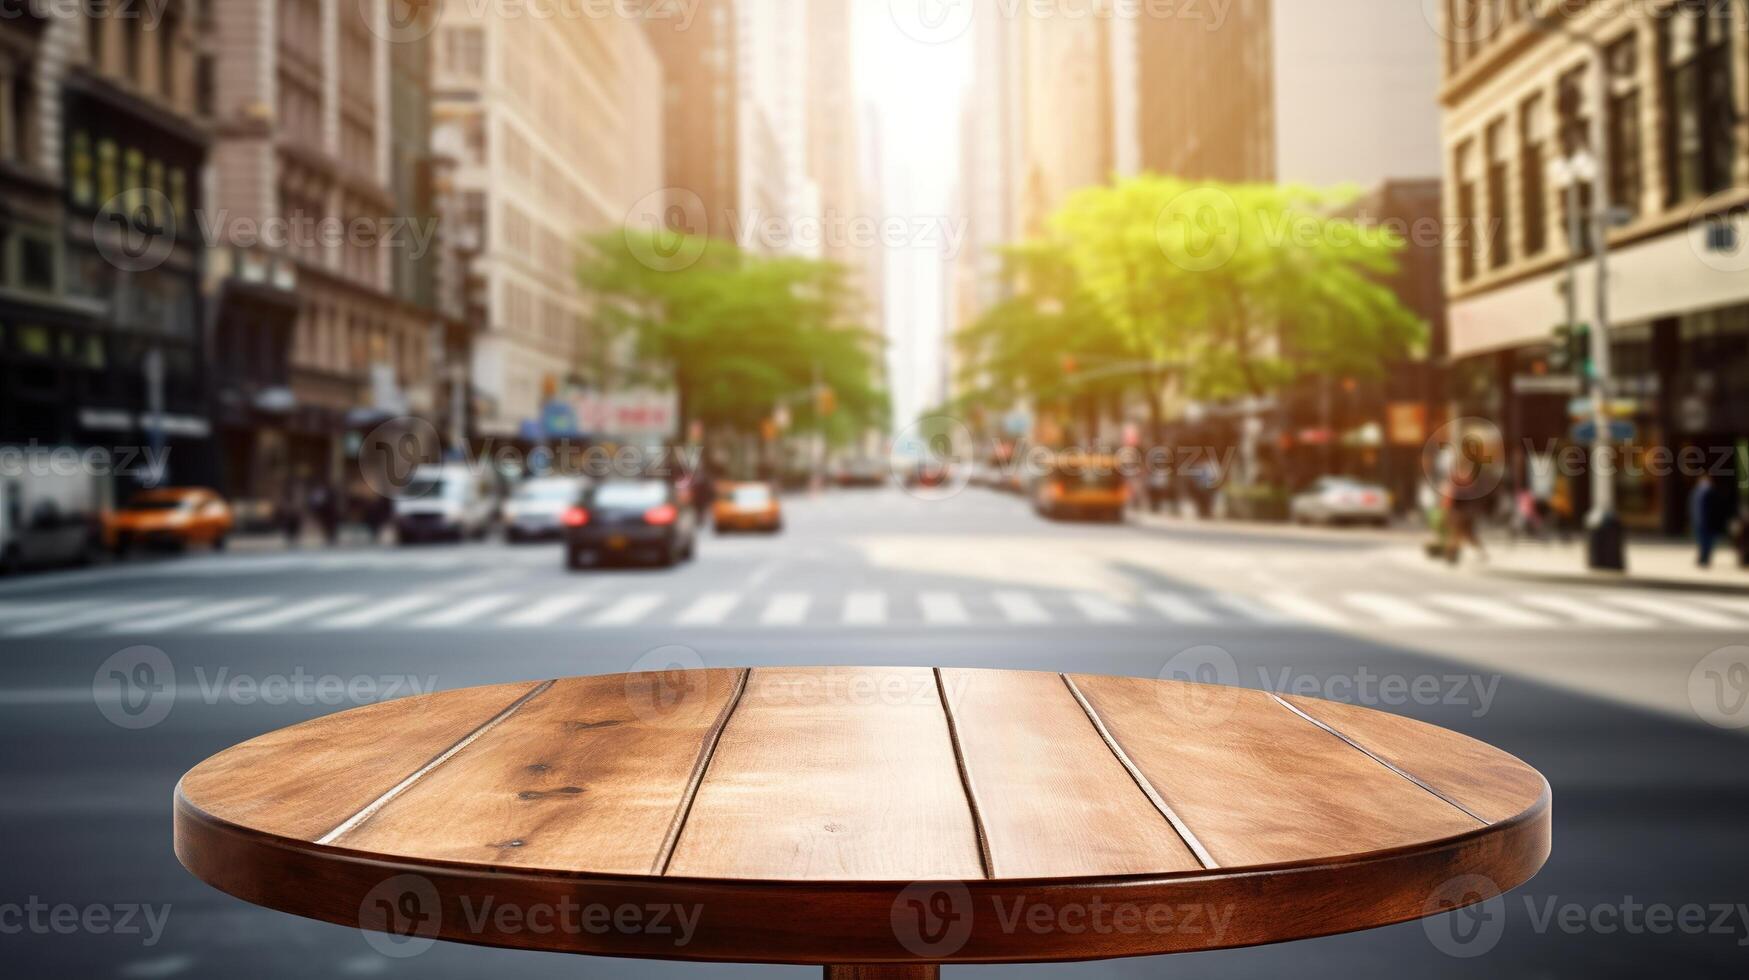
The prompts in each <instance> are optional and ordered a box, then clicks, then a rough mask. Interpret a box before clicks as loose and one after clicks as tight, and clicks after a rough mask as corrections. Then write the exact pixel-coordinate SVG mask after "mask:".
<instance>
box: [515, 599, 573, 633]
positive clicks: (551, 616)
mask: <svg viewBox="0 0 1749 980" xmlns="http://www.w3.org/2000/svg"><path fill="white" fill-rule="evenodd" d="M593 601H594V597H593V596H587V595H556V596H549V597H547V598H545V599H542V600H541V601H539V602H537V603H535V604H534V605H532V606H529V607H528V608H527V609H524V610H523V611H521V612H519V613H516V614H515V615H512V616H510V617H508V618H506V619H505V620H504V625H505V626H514V627H517V628H522V629H526V628H531V627H536V626H549V625H551V624H553V623H555V622H557V621H558V620H559V619H560V618H561V617H563V616H566V615H569V614H570V613H573V612H576V611H577V610H579V609H582V608H583V607H584V606H586V605H588V604H589V603H591V602H593Z"/></svg>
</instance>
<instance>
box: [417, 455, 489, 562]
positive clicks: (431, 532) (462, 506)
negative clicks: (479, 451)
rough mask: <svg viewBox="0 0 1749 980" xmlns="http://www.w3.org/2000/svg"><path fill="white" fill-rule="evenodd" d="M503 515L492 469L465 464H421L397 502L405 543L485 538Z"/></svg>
mask: <svg viewBox="0 0 1749 980" xmlns="http://www.w3.org/2000/svg"><path fill="white" fill-rule="evenodd" d="M497 515H498V497H497V485H496V483H495V482H494V477H493V475H492V473H491V472H490V471H487V470H484V469H481V468H477V467H472V466H468V465H467V464H465V463H446V464H443V465H438V466H421V467H419V468H418V469H416V470H414V471H413V475H412V477H411V478H410V479H409V480H408V481H407V486H406V487H405V488H404V489H403V491H402V494H401V496H400V497H399V498H398V499H396V501H395V535H396V537H397V538H398V539H399V540H400V542H401V543H402V544H411V543H414V542H418V541H434V540H445V541H464V540H467V539H470V538H472V539H476V540H477V539H480V538H484V537H485V536H486V535H487V534H489V533H490V532H491V530H492V522H493V521H494V520H495V519H496V518H497Z"/></svg>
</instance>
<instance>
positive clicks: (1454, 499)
mask: <svg viewBox="0 0 1749 980" xmlns="http://www.w3.org/2000/svg"><path fill="white" fill-rule="evenodd" d="M1477 477H1478V474H1477V472H1476V471H1475V470H1474V469H1470V470H1468V471H1463V470H1461V469H1460V470H1459V471H1458V472H1454V473H1453V474H1452V477H1451V480H1450V482H1449V483H1448V484H1447V486H1446V491H1445V493H1446V500H1447V512H1446V519H1447V521H1448V522H1449V524H1448V528H1449V529H1448V531H1447V532H1446V540H1447V542H1448V550H1447V552H1446V560H1447V561H1449V562H1451V563H1452V564H1453V565H1456V564H1457V563H1458V562H1459V561H1460V560H1462V558H1463V552H1464V545H1466V544H1467V545H1469V546H1470V547H1472V548H1474V549H1475V550H1476V556H1477V557H1479V558H1481V559H1482V560H1483V561H1487V560H1488V549H1487V548H1486V547H1484V546H1483V545H1482V536H1481V533H1480V529H1479V525H1480V524H1481V519H1482V512H1483V511H1484V510H1485V509H1486V508H1487V506H1488V501H1487V499H1486V498H1487V495H1486V494H1485V493H1484V492H1483V491H1482V488H1481V487H1480V486H1479V485H1478V480H1477Z"/></svg>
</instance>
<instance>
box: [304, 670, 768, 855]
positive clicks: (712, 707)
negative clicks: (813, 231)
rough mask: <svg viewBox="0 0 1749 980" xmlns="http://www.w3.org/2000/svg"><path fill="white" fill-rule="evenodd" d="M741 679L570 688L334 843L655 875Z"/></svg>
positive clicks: (711, 675) (618, 680)
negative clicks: (710, 738) (712, 736)
mask: <svg viewBox="0 0 1749 980" xmlns="http://www.w3.org/2000/svg"><path fill="white" fill-rule="evenodd" d="M739 675H740V672H739V671H733V670H709V671H685V672H680V671H675V672H669V673H646V674H624V675H612V676H607V677H578V678H570V679H567V680H563V681H559V682H558V683H556V684H555V685H554V686H553V688H552V689H551V690H549V691H547V692H546V693H545V694H543V695H541V696H540V697H539V698H536V699H534V700H532V701H530V702H529V703H528V705H527V706H525V707H524V708H523V709H522V710H521V711H519V712H517V713H516V715H515V716H514V717H512V718H510V719H508V720H506V721H504V722H503V723H502V724H500V725H498V726H496V727H494V728H493V729H492V730H491V731H490V732H488V733H486V734H485V735H483V736H481V737H480V738H479V739H478V740H477V741H475V742H474V743H473V744H472V745H470V746H468V748H467V749H466V750H465V751H464V752H463V753H461V754H460V755H458V756H457V757H456V758H455V759H454V760H453V762H452V763H451V764H449V765H444V766H439V767H437V768H436V769H434V770H432V771H431V772H430V773H429V774H427V775H426V776H425V777H424V778H422V779H420V780H419V781H418V782H417V783H416V784H415V785H413V786H412V787H410V788H408V789H407V790H406V791H405V792H403V793H401V794H400V795H399V796H398V797H396V798H395V799H394V800H393V801H391V802H389V803H387V804H386V805H384V806H383V807H382V808H381V809H380V810H378V811H377V812H375V813H374V814H372V815H371V816H370V817H369V819H368V820H365V821H364V822H363V823H362V824H360V825H359V826H358V827H357V828H355V829H353V830H352V831H351V832H349V833H347V834H345V835H344V836H342V837H340V838H339V839H338V840H336V841H334V843H336V844H337V845H339V846H342V847H349V848H355V849H358V850H364V851H371V852H377V853H384V854H416V855H418V856H419V857H421V858H422V859H426V860H451V861H481V862H490V863H492V864H495V865H499V866H508V867H519V868H544V869H556V870H569V871H585V872H600V873H609V874H651V873H654V871H655V869H656V868H658V867H659V866H660V863H661V861H662V859H663V857H664V856H665V855H664V848H665V843H666V840H667V837H668V833H669V829H670V826H671V825H672V824H673V822H674V821H675V815H676V813H677V812H678V811H679V810H680V809H681V808H682V806H683V805H684V803H685V800H686V795H687V793H688V791H689V788H690V785H691V783H692V780H693V776H694V773H695V769H696V768H697V767H698V766H699V762H700V758H701V756H702V755H703V754H704V753H705V751H706V749H707V748H708V740H709V736H710V735H711V733H712V731H713V728H714V726H715V725H717V724H718V722H719V720H720V719H721V718H723V717H724V716H725V715H726V714H727V709H728V707H729V704H730V701H731V699H732V697H733V695H734V692H735V690H736V685H737V681H738V679H739Z"/></svg>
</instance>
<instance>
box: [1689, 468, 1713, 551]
mask: <svg viewBox="0 0 1749 980" xmlns="http://www.w3.org/2000/svg"><path fill="white" fill-rule="evenodd" d="M1688 520H1689V523H1690V524H1692V525H1693V526H1694V543H1695V546H1696V548H1697V549H1698V551H1699V559H1700V560H1699V564H1700V567H1702V568H1711V567H1712V566H1713V541H1714V540H1715V538H1716V537H1717V529H1716V528H1715V527H1714V526H1713V478H1712V477H1710V476H1706V475H1704V474H1703V475H1702V476H1701V478H1700V479H1699V480H1698V481H1696V482H1695V484H1694V492H1693V493H1692V494H1690V495H1689V497H1688Z"/></svg>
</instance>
